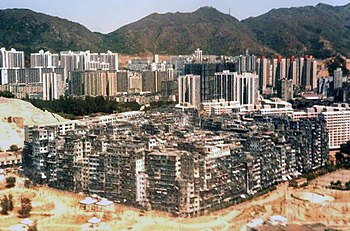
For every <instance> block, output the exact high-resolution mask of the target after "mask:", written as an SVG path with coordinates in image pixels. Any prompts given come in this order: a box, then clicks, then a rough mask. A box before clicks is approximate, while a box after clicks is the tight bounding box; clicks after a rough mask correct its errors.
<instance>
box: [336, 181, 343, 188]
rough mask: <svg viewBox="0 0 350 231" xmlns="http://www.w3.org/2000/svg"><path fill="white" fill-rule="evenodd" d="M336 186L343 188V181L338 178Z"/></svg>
mask: <svg viewBox="0 0 350 231" xmlns="http://www.w3.org/2000/svg"><path fill="white" fill-rule="evenodd" d="M335 186H336V187H337V188H341V186H342V182H341V181H340V180H337V182H335Z"/></svg>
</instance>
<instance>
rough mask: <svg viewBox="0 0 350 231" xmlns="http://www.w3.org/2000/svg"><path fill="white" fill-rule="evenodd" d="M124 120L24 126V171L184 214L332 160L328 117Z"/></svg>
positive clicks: (61, 184)
mask: <svg viewBox="0 0 350 231" xmlns="http://www.w3.org/2000/svg"><path fill="white" fill-rule="evenodd" d="M126 116H127V117H125V116H124V117H122V116H119V117H118V116H116V117H113V118H112V117H111V118H109V117H108V116H107V117H106V116H103V117H101V118H100V119H96V118H91V119H84V120H81V121H76V122H75V124H73V123H68V122H65V123H62V124H51V125H43V126H34V127H32V128H30V129H26V131H27V134H26V137H27V139H26V146H25V149H24V153H23V166H24V172H25V174H26V175H27V176H28V177H29V178H30V179H32V180H33V181H35V182H38V183H40V184H47V185H49V186H51V187H55V188H59V189H63V190H68V191H73V192H84V193H86V194H97V195H100V196H101V197H105V198H107V199H109V200H113V201H116V202H119V203H124V204H128V205H132V206H135V207H142V208H147V209H155V210H162V211H166V212H169V213H172V214H174V215H175V216H182V217H187V216H197V215H201V214H205V213H209V212H211V211H215V210H218V209H221V208H224V207H227V206H229V205H232V204H235V203H238V202H240V201H242V200H243V199H244V198H247V197H248V196H252V195H254V194H256V193H258V192H261V191H263V190H269V189H271V188H273V187H274V186H275V185H277V184H279V183H281V182H283V181H287V180H290V179H292V178H294V177H297V176H298V175H300V174H302V173H307V172H310V171H313V170H314V169H317V168H319V167H322V166H324V165H325V164H326V163H327V160H328V148H327V147H328V143H327V142H328V140H327V137H328V136H327V129H326V128H325V124H324V121H323V120H322V118H318V119H316V118H306V119H298V120H295V119H292V118H288V117H259V118H254V117H252V118H239V116H238V117H235V118H234V119H232V118H230V117H221V118H220V119H218V120H217V121H218V123H217V125H215V129H214V130H213V131H212V128H211V127H210V126H209V127H208V128H207V129H208V130H204V129H206V128H202V129H201V128H200V127H199V126H193V124H192V123H191V122H190V120H188V119H187V118H188V117H187V116H183V115H181V114H180V113H166V112H164V113H159V112H158V113H155V114H151V113H148V114H136V113H128V114H126ZM129 118H132V119H129ZM214 119H215V118H214Z"/></svg>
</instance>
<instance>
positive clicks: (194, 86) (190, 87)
mask: <svg viewBox="0 0 350 231" xmlns="http://www.w3.org/2000/svg"><path fill="white" fill-rule="evenodd" d="M178 84H179V105H180V106H190V107H191V106H192V107H197V108H199V107H200V76H199V75H185V76H179V79H178Z"/></svg>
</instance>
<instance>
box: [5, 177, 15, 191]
mask: <svg viewBox="0 0 350 231" xmlns="http://www.w3.org/2000/svg"><path fill="white" fill-rule="evenodd" d="M15 184H16V177H13V176H10V177H6V187H7V188H12V187H14V186H15Z"/></svg>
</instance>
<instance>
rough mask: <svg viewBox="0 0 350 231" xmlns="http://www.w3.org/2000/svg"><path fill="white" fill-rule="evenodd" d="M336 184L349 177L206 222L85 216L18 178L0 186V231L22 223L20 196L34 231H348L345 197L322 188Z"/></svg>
mask: <svg viewBox="0 0 350 231" xmlns="http://www.w3.org/2000/svg"><path fill="white" fill-rule="evenodd" d="M338 179H339V180H341V181H342V182H345V181H348V180H350V171H347V170H339V171H337V172H335V173H332V174H329V175H326V176H322V177H320V178H318V179H316V180H314V181H313V182H311V184H310V185H309V186H307V187H305V188H301V189H293V188H290V187H288V185H287V184H282V185H280V186H279V187H278V188H277V190H275V191H273V192H271V193H269V194H266V195H263V196H261V197H259V198H256V199H254V200H252V201H249V202H245V203H242V204H239V205H236V206H232V207H230V208H227V209H224V210H221V211H218V212H214V213H212V214H210V215H207V216H201V217H197V218H174V217H172V216H171V215H169V214H166V213H162V212H157V211H150V212H145V213H141V212H140V211H139V210H138V209H134V208H131V207H127V206H123V205H120V204H116V205H115V207H114V209H113V210H114V211H112V212H96V211H95V212H94V211H91V212H89V211H84V210H83V209H81V208H80V206H79V201H80V200H81V199H83V198H84V196H82V195H78V194H74V193H68V192H63V191H60V190H55V189H52V188H48V187H44V186H42V187H35V188H31V189H25V188H24V187H23V180H22V179H21V178H19V177H17V185H16V187H15V188H12V189H6V188H5V187H4V181H2V182H0V196H1V197H2V196H3V195H5V194H9V193H12V195H13V196H14V198H15V205H16V208H15V211H14V212H12V213H11V214H10V215H8V216H2V215H0V230H1V231H3V230H4V231H7V230H13V228H14V227H15V226H16V225H17V224H19V223H20V221H21V220H22V219H21V218H18V217H17V211H18V206H19V200H20V197H21V196H27V197H30V198H31V199H32V205H33V211H32V215H31V217H30V219H32V220H36V221H37V224H38V229H39V230H53V231H69V230H92V229H91V228H90V227H89V225H87V220H88V219H90V218H91V217H93V216H96V217H98V218H100V219H101V220H102V224H101V225H100V227H99V228H98V229H95V230H145V231H153V230H185V231H194V230H246V226H245V225H246V223H248V222H249V221H251V220H253V219H255V218H268V217H269V216H272V215H277V214H280V215H282V216H286V217H287V219H288V222H290V223H296V224H307V223H319V222H320V223H324V224H325V225H327V226H330V227H334V228H337V229H341V230H349V227H350V210H349V207H350V192H349V191H336V190H331V189H326V188H325V187H324V186H326V185H329V182H330V181H337V180H338ZM292 195H293V196H292ZM295 195H316V196H317V195H320V196H327V198H328V197H329V198H333V200H332V201H330V202H325V203H313V202H311V201H307V200H302V199H300V198H296V197H295ZM311 197H313V196H311ZM311 199H312V198H311Z"/></svg>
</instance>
